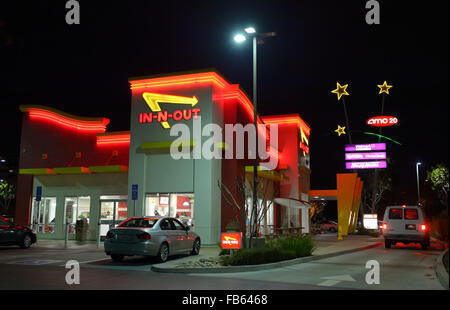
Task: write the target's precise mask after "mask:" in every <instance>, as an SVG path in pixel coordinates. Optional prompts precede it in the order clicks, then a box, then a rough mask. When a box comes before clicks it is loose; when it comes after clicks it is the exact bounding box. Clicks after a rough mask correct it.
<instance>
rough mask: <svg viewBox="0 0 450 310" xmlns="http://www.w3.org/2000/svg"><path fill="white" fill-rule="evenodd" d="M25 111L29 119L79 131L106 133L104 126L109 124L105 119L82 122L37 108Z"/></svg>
mask: <svg viewBox="0 0 450 310" xmlns="http://www.w3.org/2000/svg"><path fill="white" fill-rule="evenodd" d="M26 111H27V112H28V114H29V117H30V119H38V120H47V121H50V122H52V123H56V124H58V125H60V126H64V127H66V128H70V129H76V130H79V131H86V132H97V133H101V132H105V131H106V125H107V124H109V119H107V118H102V120H101V121H83V120H77V119H73V118H69V117H67V116H63V115H60V114H58V113H56V112H53V111H49V110H44V109H39V108H28V109H27V110H26Z"/></svg>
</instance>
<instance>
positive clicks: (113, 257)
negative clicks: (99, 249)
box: [111, 254, 124, 262]
mask: <svg viewBox="0 0 450 310" xmlns="http://www.w3.org/2000/svg"><path fill="white" fill-rule="evenodd" d="M111 258H112V260H113V261H115V262H121V261H123V258H124V256H123V255H115V254H113V255H111Z"/></svg>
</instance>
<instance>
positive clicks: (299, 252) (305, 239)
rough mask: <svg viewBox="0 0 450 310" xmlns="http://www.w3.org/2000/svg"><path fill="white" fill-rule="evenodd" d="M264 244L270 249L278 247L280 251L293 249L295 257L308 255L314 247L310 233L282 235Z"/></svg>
mask: <svg viewBox="0 0 450 310" xmlns="http://www.w3.org/2000/svg"><path fill="white" fill-rule="evenodd" d="M265 246H266V247H267V248H270V249H274V248H279V249H281V250H282V251H293V252H294V253H295V257H304V256H309V255H311V254H312V252H313V251H314V248H315V245H314V241H313V239H312V235H311V234H304V235H289V236H286V237H284V236H282V237H279V238H277V239H273V240H270V241H268V242H267V243H266V245H265Z"/></svg>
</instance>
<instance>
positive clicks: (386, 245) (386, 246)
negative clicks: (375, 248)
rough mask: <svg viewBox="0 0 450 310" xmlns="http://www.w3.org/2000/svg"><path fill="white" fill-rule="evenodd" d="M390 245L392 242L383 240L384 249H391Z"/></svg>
mask: <svg viewBox="0 0 450 310" xmlns="http://www.w3.org/2000/svg"><path fill="white" fill-rule="evenodd" d="M391 245H392V241H391V240H388V239H385V240H384V247H385V248H386V249H390V248H391Z"/></svg>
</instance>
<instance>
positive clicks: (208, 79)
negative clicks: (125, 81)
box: [130, 72, 230, 90]
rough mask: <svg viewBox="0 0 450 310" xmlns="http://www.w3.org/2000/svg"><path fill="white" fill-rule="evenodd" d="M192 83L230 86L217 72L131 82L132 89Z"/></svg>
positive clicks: (222, 86) (221, 86)
mask: <svg viewBox="0 0 450 310" xmlns="http://www.w3.org/2000/svg"><path fill="white" fill-rule="evenodd" d="M192 83H213V84H215V85H216V86H218V87H220V88H226V87H228V86H229V85H230V84H229V83H228V82H227V81H225V80H224V79H223V78H222V77H221V76H219V75H218V74H217V73H215V72H202V73H193V74H185V75H178V76H168V77H161V78H150V79H142V80H136V81H130V84H131V89H132V90H134V89H141V88H156V87H167V86H176V85H187V84H192Z"/></svg>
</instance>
